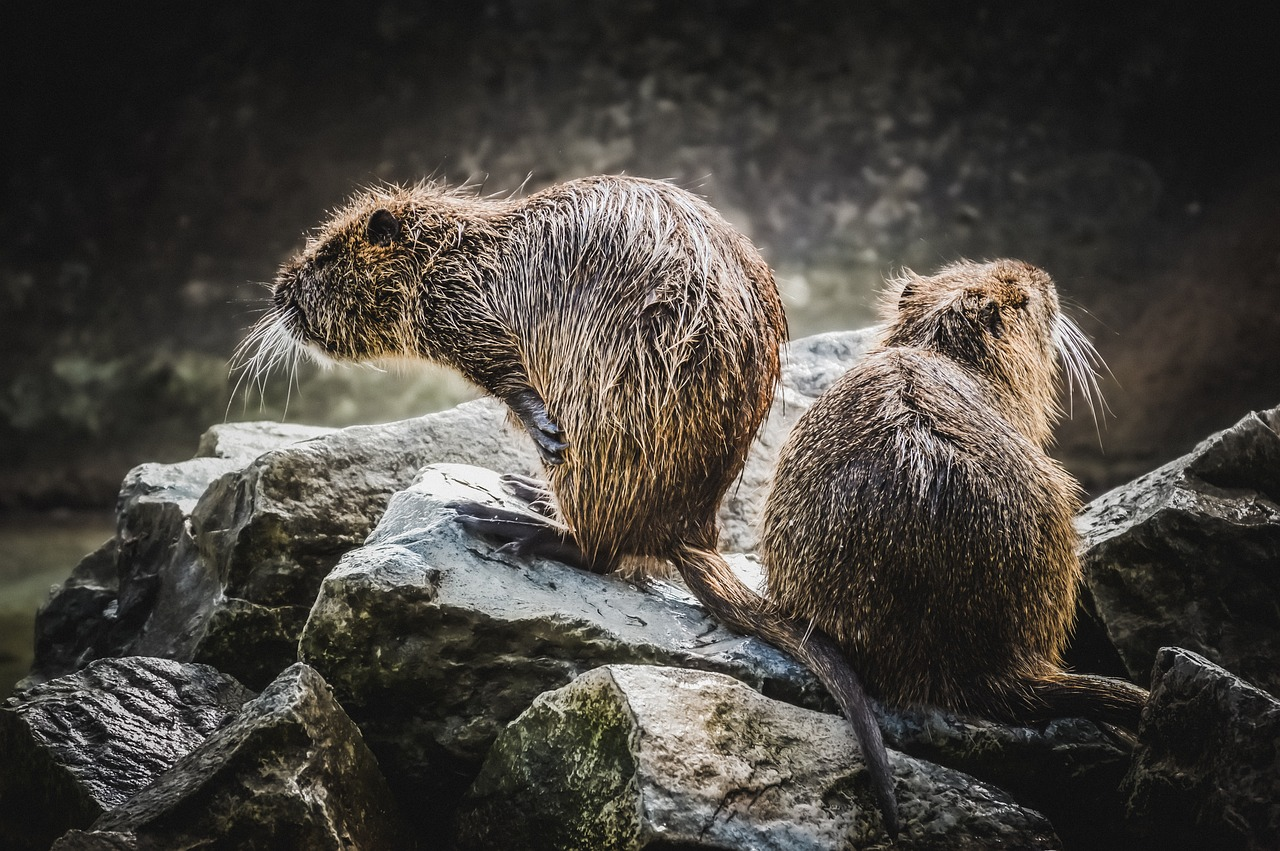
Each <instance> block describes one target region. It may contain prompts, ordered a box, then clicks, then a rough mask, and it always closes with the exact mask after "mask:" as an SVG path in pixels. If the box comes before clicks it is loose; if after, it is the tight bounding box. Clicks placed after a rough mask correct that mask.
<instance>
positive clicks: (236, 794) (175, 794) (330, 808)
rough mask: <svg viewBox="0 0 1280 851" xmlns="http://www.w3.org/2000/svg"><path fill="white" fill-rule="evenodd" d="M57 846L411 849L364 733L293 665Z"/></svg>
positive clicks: (318, 682) (316, 679)
mask: <svg viewBox="0 0 1280 851" xmlns="http://www.w3.org/2000/svg"><path fill="white" fill-rule="evenodd" d="M94 842H96V843H98V844H96V845H95V844H93V843H94ZM54 847H61V848H64V849H66V848H95V847H100V848H120V847H124V848H131V847H137V848H194V847H217V848H278V849H308V851H323V849H333V851H341V849H349V848H360V849H369V851H376V849H389V850H390V851H399V850H400V849H404V848H407V847H411V846H410V844H409V835H408V834H407V833H406V832H405V831H404V829H403V825H402V823H401V821H400V818H399V816H398V814H397V812H396V807H395V804H394V803H393V802H392V799H391V796H390V794H389V793H388V791H387V783H386V780H385V779H384V778H383V777H382V774H381V773H380V771H379V770H378V765H377V762H376V760H375V759H374V758H373V755H372V754H370V753H369V751H368V749H367V748H366V747H365V745H364V742H363V741H362V740H361V737H360V732H359V730H357V729H356V727H355V725H354V724H352V723H351V720H350V719H349V718H347V716H346V715H345V714H344V713H343V711H342V707H340V706H339V705H338V704H337V702H336V701H335V700H334V699H333V695H332V693H331V692H330V690H329V688H328V686H327V685H326V684H325V682H324V680H323V679H321V678H320V676H319V675H318V674H317V673H316V672H315V671H313V670H311V669H310V668H308V667H306V666H305V665H293V666H292V667H290V668H288V669H287V670H286V671H285V672H284V673H282V674H281V675H280V676H279V677H278V678H277V679H276V680H275V682H273V683H271V684H270V685H269V686H268V687H267V688H266V689H265V690H264V691H263V692H262V694H261V695H259V696H258V697H257V698H255V699H254V700H252V701H250V702H248V703H247V704H245V706H244V708H243V710H242V711H241V712H240V714H239V715H238V716H237V717H236V718H235V720H233V721H232V722H231V723H229V724H227V725H226V726H225V727H223V728H222V729H221V730H219V731H218V732H216V733H214V734H213V735H212V736H210V737H209V738H208V739H207V740H205V742H204V743H203V744H201V745H200V746H199V747H198V748H196V749H195V750H193V751H192V752H191V753H189V754H188V755H187V756H186V757H185V758H184V759H182V760H181V761H180V762H178V763H177V764H176V765H174V766H173V767H172V768H171V769H170V770H169V771H167V772H165V773H164V774H163V775H162V776H161V777H160V778H159V779H157V780H156V782H154V783H152V784H151V785H150V786H148V787H147V788H146V789H143V790H142V791H140V792H139V793H138V794H136V795H134V796H133V797H131V798H130V799H129V800H127V801H125V802H123V803H122V804H121V805H120V806H118V807H116V808H115V809H113V810H111V811H110V812H108V813H105V814H104V815H102V817H100V818H99V819H98V820H97V821H96V822H95V823H94V824H93V831H92V833H91V834H89V835H88V836H86V835H84V834H83V833H77V834H73V835H71V836H68V837H66V838H65V840H64V841H62V842H60V843H59V844H58V845H55V846H54Z"/></svg>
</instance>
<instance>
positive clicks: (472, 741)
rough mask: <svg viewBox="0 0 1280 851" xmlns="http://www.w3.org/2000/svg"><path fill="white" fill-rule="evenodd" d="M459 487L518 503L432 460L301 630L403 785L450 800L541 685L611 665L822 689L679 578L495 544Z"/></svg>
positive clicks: (807, 692)
mask: <svg viewBox="0 0 1280 851" xmlns="http://www.w3.org/2000/svg"><path fill="white" fill-rule="evenodd" d="M463 499H469V500H478V501H485V502H493V503H497V504H503V505H507V506H509V507H520V506H521V505H522V503H519V502H517V501H515V500H514V499H513V498H511V497H509V496H506V495H505V494H504V492H503V491H502V488H501V484H500V481H499V476H498V474H497V473H494V472H491V471H488V470H483V469H480V468H475V467H464V466H461V465H433V466H431V467H428V468H426V469H425V470H424V471H423V473H422V476H421V477H420V479H419V481H418V482H416V483H415V484H414V485H413V486H412V487H411V488H409V489H408V490H405V491H402V492H401V493H398V494H396V495H395V496H394V497H393V498H392V500H391V504H390V505H389V506H388V508H387V512H386V515H385V516H384V517H383V519H382V522H381V523H380V524H379V525H378V528H377V529H376V530H375V531H374V533H373V534H372V535H371V536H370V538H369V541H368V543H367V544H366V545H365V546H363V547H361V548H360V549H358V550H356V551H354V552H352V553H350V554H348V555H347V556H346V557H345V558H344V559H343V561H342V562H341V563H340V564H339V565H338V567H337V569H335V570H334V571H333V573H331V574H330V575H329V576H328V578H326V579H325V581H324V584H323V586H322V588H321V591H320V595H319V597H318V598H317V600H316V604H315V607H314V608H313V609H312V612H311V616H310V618H309V619H308V621H307V625H306V628H305V629H304V631H303V634H302V639H301V642H300V653H301V657H302V659H303V660H304V661H306V662H307V663H309V664H311V665H313V666H314V667H315V668H316V669H317V670H319V671H320V672H321V673H323V674H324V676H325V677H326V679H328V681H329V682H330V683H332V684H333V686H334V688H335V690H336V691H337V693H338V695H339V697H340V699H341V700H342V702H343V705H344V706H345V707H346V708H347V710H348V711H349V712H350V713H351V716H352V717H353V718H354V719H355V720H356V721H357V722H358V723H359V724H360V726H361V729H362V730H364V732H365V735H366V736H367V737H368V739H369V742H370V746H371V747H372V748H373V749H374V751H375V753H377V754H378V756H379V759H381V760H382V761H383V762H384V764H385V765H386V767H387V770H388V774H389V775H394V776H396V777H398V778H399V782H400V783H402V784H407V786H408V788H411V789H418V788H420V784H423V785H427V786H432V787H439V788H441V789H442V794H445V795H449V794H452V795H455V796H456V795H457V794H458V793H460V792H461V787H460V786H459V783H460V778H465V777H467V776H469V775H471V774H474V772H475V770H476V768H478V766H479V763H480V761H481V760H482V759H483V757H484V754H485V751H486V750H487V749H488V747H489V745H490V744H491V743H492V741H493V739H494V737H495V736H496V735H497V733H498V731H499V730H500V729H501V728H502V726H503V725H504V724H506V723H507V722H508V721H510V720H511V719H512V718H514V717H515V716H516V715H518V714H519V713H520V712H521V711H523V710H524V708H525V707H526V706H528V704H529V703H530V702H531V701H532V700H533V699H534V698H535V697H536V696H537V695H538V694H540V693H542V692H543V691H546V690H548V689H552V688H557V687H559V686H562V685H564V684H565V683H567V682H569V681H570V680H572V679H573V678H574V677H575V676H577V675H578V674H580V673H582V672H583V671H586V670H589V669H590V668H593V667H596V666H598V665H601V664H606V663H609V662H619V661H627V662H659V663H667V664H673V665H682V666H691V667H700V668H708V669H713V670H719V671H725V672H728V673H732V674H734V675H735V676H738V677H741V678H743V679H745V680H746V681H748V682H750V683H751V684H753V685H756V686H759V687H762V688H764V689H765V690H766V691H768V692H771V693H775V694H781V695H785V696H787V697H788V698H789V699H792V700H802V701H806V702H809V703H812V704H816V703H818V702H819V701H820V700H822V699H824V698H825V693H824V692H823V691H822V690H821V687H820V686H818V684H817V682H816V680H814V679H813V678H812V677H810V676H808V674H807V673H805V672H802V671H801V670H800V669H798V668H797V667H796V665H795V663H794V662H792V661H791V660H790V659H789V658H787V657H786V656H784V655H783V654H781V653H780V652H778V651H777V650H774V649H773V648H772V647H769V646H767V645H765V644H763V643H761V642H759V641H757V640H755V639H746V638H742V637H740V636H737V635H734V634H732V633H730V632H728V631H726V630H724V629H723V628H721V627H718V626H716V625H715V623H714V622H712V621H711V620H710V619H709V618H708V617H707V615H706V614H705V613H704V612H703V611H702V610H701V609H700V608H699V607H698V606H697V605H696V603H695V602H694V600H693V599H692V597H691V596H690V595H688V593H687V592H685V591H683V590H681V589H678V588H677V587H676V586H674V585H670V584H668V583H665V582H660V583H655V584H654V585H653V587H652V588H650V589H648V590H641V589H638V588H636V587H634V586H632V585H628V584H627V583H625V582H623V581H622V580H620V579H617V578H614V577H605V576H598V575H595V574H591V573H587V572H584V571H580V570H576V569H574V568H571V567H568V566H566V565H563V564H560V563H559V562H554V561H550V560H543V559H528V560H526V559H521V558H517V557H515V556H513V555H510V554H507V553H502V552H498V551H497V550H496V548H495V546H494V545H492V544H490V543H487V542H485V541H482V540H479V539H476V538H473V537H471V536H469V535H468V534H467V533H466V532H465V531H463V529H462V528H461V526H459V525H458V524H457V522H456V521H455V519H454V512H453V510H452V509H451V508H448V507H447V504H448V503H450V502H453V501H457V500H463ZM415 794H416V792H415Z"/></svg>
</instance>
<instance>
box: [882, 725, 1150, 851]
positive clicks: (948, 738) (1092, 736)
mask: <svg viewBox="0 0 1280 851" xmlns="http://www.w3.org/2000/svg"><path fill="white" fill-rule="evenodd" d="M880 727H881V729H882V730H883V732H884V738H885V743H886V744H887V745H888V746H889V747H891V748H895V749H897V750H900V751H902V752H903V753H905V754H908V755H910V756H913V757H917V758H919V759H922V760H928V761H929V762H935V763H938V764H939V765H945V766H947V767H949V768H953V769H957V770H959V771H963V772H965V773H966V774H970V775H972V776H974V777H976V778H978V779H979V780H981V781H982V782H984V783H989V784H991V785H992V786H996V787H997V788H999V789H1001V790H1003V791H1004V792H1006V793H1008V794H1009V795H1010V796H1012V797H1013V799H1014V800H1016V801H1017V802H1018V803H1019V804H1021V805H1023V806H1026V807H1030V808H1032V809H1034V810H1036V811H1038V812H1040V813H1043V814H1044V815H1045V816H1046V817H1048V819H1049V821H1050V822H1052V824H1053V826H1054V827H1055V828H1056V829H1057V832H1058V835H1059V836H1060V837H1061V838H1062V840H1063V842H1064V845H1065V847H1066V848H1079V849H1086V848H1087V849H1090V851H1103V849H1115V851H1122V849H1128V847H1129V845H1128V841H1127V839H1126V838H1125V836H1124V833H1123V822H1124V806H1123V802H1122V800H1121V798H1120V796H1119V794H1118V793H1117V789H1118V788H1119V786H1120V781H1121V779H1122V778H1123V777H1124V774H1125V772H1126V771H1127V770H1128V768H1129V763H1130V757H1131V752H1132V747H1131V746H1130V745H1129V744H1128V743H1127V742H1124V741H1121V740H1118V739H1117V738H1116V737H1115V736H1113V735H1111V734H1109V733H1107V732H1105V731H1104V730H1102V729H1101V728H1100V727H1099V726H1098V725H1097V724H1095V723H1093V722H1092V721H1086V720H1084V719H1082V718H1060V719H1055V720H1053V721H1049V722H1047V723H1043V724H1038V725H1036V726H1031V727H1014V726H1009V725H1005V724H999V723H996V722H994V721H987V720H983V719H981V718H969V717H964V716H959V715H954V714H952V713H950V712H945V711H943V710H940V709H924V708H906V709H902V708H899V709H894V710H893V711H891V712H882V713H881V714H880Z"/></svg>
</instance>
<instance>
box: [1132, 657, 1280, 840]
mask: <svg viewBox="0 0 1280 851" xmlns="http://www.w3.org/2000/svg"><path fill="white" fill-rule="evenodd" d="M1152 681H1153V682H1152V689H1151V702H1150V704H1149V705H1148V706H1147V709H1146V711H1145V712H1144V713H1143V716H1142V726H1141V729H1140V730H1139V732H1138V747H1137V750H1136V751H1135V752H1134V759H1133V768H1132V769H1131V770H1130V772H1129V774H1128V776H1127V777H1125V781H1124V788H1123V791H1124V793H1125V795H1126V796H1127V799H1128V809H1129V818H1130V830H1131V831H1132V832H1133V834H1134V835H1135V837H1136V838H1137V839H1138V840H1139V841H1140V842H1141V844H1142V845H1143V847H1148V848H1152V849H1182V848H1185V849H1199V848H1241V849H1256V850H1257V851H1263V849H1274V848H1280V700H1276V698H1274V697H1272V696H1271V695H1270V694H1267V693H1266V692H1264V691H1262V690H1261V689H1258V688H1255V687H1254V686H1252V685H1250V684H1249V683H1247V682H1245V681H1244V680H1242V679H1240V678H1239V677H1237V676H1235V675H1234V674H1232V673H1230V672H1228V671H1224V670H1223V669H1222V668H1220V667H1218V666H1217V665H1214V664H1213V663H1212V662H1210V661H1208V660H1207V659H1205V658H1204V657H1203V656H1200V655H1198V654H1196V653H1192V652H1191V651H1189V650H1183V649H1181V648H1178V647H1165V648H1162V649H1161V650H1160V652H1159V653H1158V654H1157V656H1156V664H1155V670H1154V671H1153V673H1152Z"/></svg>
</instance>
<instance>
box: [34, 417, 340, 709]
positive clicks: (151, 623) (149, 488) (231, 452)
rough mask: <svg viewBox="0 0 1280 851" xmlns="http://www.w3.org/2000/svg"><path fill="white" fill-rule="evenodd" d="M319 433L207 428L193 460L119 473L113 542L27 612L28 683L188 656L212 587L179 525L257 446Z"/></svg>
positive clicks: (273, 427)
mask: <svg viewBox="0 0 1280 851" xmlns="http://www.w3.org/2000/svg"><path fill="white" fill-rule="evenodd" d="M318 431H322V430H319V429H314V428H308V427H301V426H280V425H277V424H274V423H262V424H238V425H232V426H214V427H213V428H211V429H209V431H208V432H206V434H205V436H204V437H202V438H201V441H200V449H199V452H200V454H199V456H198V457H196V458H193V459H191V460H190V461H182V462H179V463H176V464H143V465H141V466H139V467H135V468H134V469H133V470H131V471H130V472H129V475H128V476H126V477H125V480H124V483H123V485H122V486H121V489H120V497H119V500H118V503H117V508H116V520H117V531H116V536H115V538H113V539H112V540H111V541H108V542H107V543H106V544H105V545H104V546H103V547H102V548H100V549H99V550H98V551H96V552H94V553H92V554H90V555H89V556H87V557H85V559H83V560H82V561H81V563H80V564H79V565H77V566H76V568H75V569H74V570H73V571H72V574H71V576H70V577H69V578H68V579H67V581H66V582H64V583H63V585H62V586H61V587H60V588H59V589H58V590H57V591H56V592H55V593H54V594H53V596H52V597H51V598H50V600H49V601H48V603H46V604H45V605H44V606H43V607H41V609H40V612H39V614H38V615H37V616H36V645H35V661H34V664H33V666H32V676H31V677H29V678H28V680H26V681H25V683H26V684H34V683H38V682H42V681H45V680H48V679H50V678H53V677H58V676H62V675H63V674H66V673H70V672H72V671H75V670H78V669H79V668H81V667H83V666H84V665H85V664H86V663H87V662H89V661H90V660H92V659H97V658H103V657H112V656H130V655H140V656H161V657H165V658H171V659H179V660H190V659H191V658H192V657H193V655H194V653H195V651H196V648H197V646H198V643H199V640H200V638H201V636H202V634H203V632H204V629H205V625H206V622H207V620H208V618H209V616H210V615H211V613H212V612H213V611H215V610H216V608H217V607H218V605H219V602H220V601H219V597H220V595H221V586H222V582H221V579H220V577H219V576H218V574H217V572H216V570H214V569H213V568H212V567H211V566H210V565H209V564H208V563H207V562H206V561H205V560H204V559H202V558H201V556H200V553H199V551H198V547H197V546H196V542H195V540H194V538H193V537H192V533H191V527H190V524H189V522H188V521H189V520H190V517H191V514H192V512H193V511H194V510H195V508H196V505H197V503H198V502H199V500H200V498H201V497H202V496H203V495H204V494H205V492H206V490H208V488H209V486H210V484H211V483H212V482H214V481H216V480H217V479H218V478H219V477H222V476H226V475H229V474H232V473H234V471H236V470H238V469H241V468H243V467H244V466H245V465H246V464H247V463H249V462H250V461H251V460H252V459H253V457H254V456H255V455H256V454H257V453H258V452H259V451H260V450H261V449H262V447H263V446H271V445H279V444H280V443H282V442H287V441H290V440H298V439H303V438H306V437H310V436H312V435H313V434H314V433H316V432H318Z"/></svg>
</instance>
